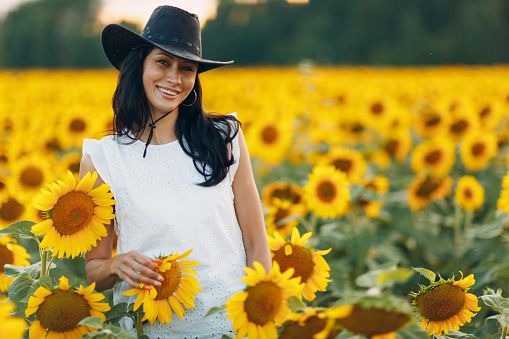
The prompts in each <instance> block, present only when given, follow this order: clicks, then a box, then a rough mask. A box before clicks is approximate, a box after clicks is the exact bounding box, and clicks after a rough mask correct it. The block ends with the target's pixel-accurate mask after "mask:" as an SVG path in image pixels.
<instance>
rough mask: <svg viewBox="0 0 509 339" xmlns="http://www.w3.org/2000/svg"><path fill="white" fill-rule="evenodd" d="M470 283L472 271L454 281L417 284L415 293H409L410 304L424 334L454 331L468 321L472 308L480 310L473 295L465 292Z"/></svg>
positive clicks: (472, 277)
mask: <svg viewBox="0 0 509 339" xmlns="http://www.w3.org/2000/svg"><path fill="white" fill-rule="evenodd" d="M460 273H461V272H460ZM474 284H475V279H474V275H473V274H470V275H469V276H468V277H466V278H463V273H461V279H460V280H458V281H455V280H454V277H452V278H450V279H448V280H444V279H443V278H440V280H439V281H437V282H432V283H430V285H429V286H422V285H421V288H420V290H419V291H418V292H412V293H411V295H412V297H413V298H414V299H413V301H412V305H413V306H414V307H415V309H416V311H417V313H418V314H419V318H420V319H421V320H422V322H421V324H420V327H421V328H423V329H426V328H427V331H428V335H432V334H435V335H437V336H440V335H441V334H442V332H444V333H445V334H448V333H449V330H450V329H451V330H455V331H458V330H459V328H460V326H463V325H464V324H465V323H466V322H470V320H471V319H472V317H474V316H475V313H472V311H473V312H477V311H479V310H480V309H481V308H480V307H478V305H477V297H476V296H475V295H474V294H471V293H467V292H468V290H469V288H470V287H471V286H472V285H474Z"/></svg>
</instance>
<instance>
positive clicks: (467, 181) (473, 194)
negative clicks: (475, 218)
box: [454, 175, 484, 211]
mask: <svg viewBox="0 0 509 339" xmlns="http://www.w3.org/2000/svg"><path fill="white" fill-rule="evenodd" d="M454 199H455V200H456V202H457V203H458V204H459V205H460V206H461V207H462V208H463V209H464V210H466V211H473V210H475V209H477V208H479V207H481V206H482V204H483V202H484V187H482V186H481V184H479V182H478V181H477V179H476V178H474V177H472V176H469V175H465V176H462V177H461V178H460V179H459V180H458V187H457V188H456V192H455V194H454Z"/></svg>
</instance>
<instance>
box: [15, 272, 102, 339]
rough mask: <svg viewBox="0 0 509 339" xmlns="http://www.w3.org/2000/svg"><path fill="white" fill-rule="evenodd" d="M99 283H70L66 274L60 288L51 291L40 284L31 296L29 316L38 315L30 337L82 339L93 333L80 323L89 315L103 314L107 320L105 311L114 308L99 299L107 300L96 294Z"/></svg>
mask: <svg viewBox="0 0 509 339" xmlns="http://www.w3.org/2000/svg"><path fill="white" fill-rule="evenodd" d="M94 288H95V283H93V284H92V285H90V286H88V287H83V286H82V285H80V288H79V289H77V290H76V289H75V288H74V287H71V286H69V280H68V279H67V278H66V277H64V276H62V277H61V278H60V283H59V284H58V287H57V288H54V289H52V290H48V289H47V288H45V287H43V286H41V287H39V288H38V289H37V290H36V291H35V292H34V294H33V295H32V296H30V299H29V300H28V307H27V309H26V311H25V315H26V317H27V318H28V317H29V316H30V315H32V314H34V313H35V314H36V316H35V321H34V322H33V323H32V325H31V326H30V330H29V335H30V339H44V338H46V336H47V337H48V338H66V339H67V338H69V339H74V338H76V339H78V338H80V337H81V336H82V335H83V334H85V333H88V332H90V329H91V328H90V327H87V326H83V325H78V323H79V322H80V321H81V320H83V319H85V318H87V317H100V318H101V319H102V320H103V321H105V320H106V317H105V316H104V314H103V312H107V311H109V310H110V305H109V304H107V303H104V302H99V301H100V300H103V299H104V295H102V294H101V293H92V292H93V291H94Z"/></svg>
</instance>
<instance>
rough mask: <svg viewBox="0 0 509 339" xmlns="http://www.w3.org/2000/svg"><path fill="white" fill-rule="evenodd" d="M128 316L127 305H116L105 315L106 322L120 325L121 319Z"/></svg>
mask: <svg viewBox="0 0 509 339" xmlns="http://www.w3.org/2000/svg"><path fill="white" fill-rule="evenodd" d="M128 314H129V313H128V310H127V303H120V304H116V305H115V306H113V307H112V308H111V310H109V311H108V312H107V313H106V314H105V316H106V322H108V323H112V324H115V325H118V323H119V321H120V319H122V318H123V317H125V316H127V315H128Z"/></svg>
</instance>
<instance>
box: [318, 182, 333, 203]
mask: <svg viewBox="0 0 509 339" xmlns="http://www.w3.org/2000/svg"><path fill="white" fill-rule="evenodd" d="M316 194H317V195H318V199H320V200H321V201H324V202H331V201H332V200H334V198H335V197H336V188H335V187H334V184H333V183H332V182H330V181H322V182H321V183H319V184H318V185H317V187H316Z"/></svg>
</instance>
